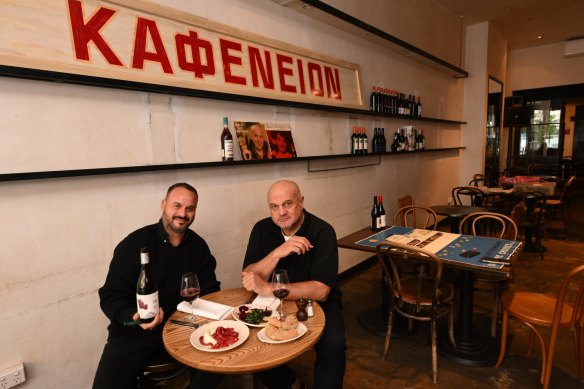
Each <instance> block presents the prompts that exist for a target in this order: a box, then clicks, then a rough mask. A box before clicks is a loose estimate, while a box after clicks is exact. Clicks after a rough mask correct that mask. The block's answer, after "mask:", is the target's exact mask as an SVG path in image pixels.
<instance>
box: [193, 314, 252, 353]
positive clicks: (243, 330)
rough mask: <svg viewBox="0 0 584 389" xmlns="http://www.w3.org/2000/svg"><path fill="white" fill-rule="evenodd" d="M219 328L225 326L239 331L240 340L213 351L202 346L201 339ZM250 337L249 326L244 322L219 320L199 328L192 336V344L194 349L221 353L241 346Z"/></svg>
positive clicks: (208, 347)
mask: <svg viewBox="0 0 584 389" xmlns="http://www.w3.org/2000/svg"><path fill="white" fill-rule="evenodd" d="M219 326H223V327H224V328H233V329H234V330H235V331H237V332H238V333H239V340H238V341H237V342H235V343H233V344H231V345H229V346H227V347H223V348H218V349H212V348H211V347H210V346H205V345H204V344H202V343H201V341H200V340H199V338H200V337H201V336H203V335H204V334H205V331H211V332H213V331H214V330H215V328H217V327H219ZM248 336H249V328H247V326H246V325H245V324H243V323H242V322H239V321H233V320H219V321H214V322H212V323H207V324H205V325H202V326H200V327H199V328H197V330H196V331H195V332H193V333H192V334H191V344H192V345H193V347H194V348H196V349H198V350H201V351H209V352H212V353H215V352H220V351H227V350H231V349H232V348H235V347H237V346H239V345H240V344H242V343H243V342H245V340H246V339H247V338H248Z"/></svg>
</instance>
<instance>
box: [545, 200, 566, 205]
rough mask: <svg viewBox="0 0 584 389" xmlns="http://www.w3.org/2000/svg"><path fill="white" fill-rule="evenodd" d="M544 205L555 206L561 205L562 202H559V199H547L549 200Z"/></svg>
mask: <svg viewBox="0 0 584 389" xmlns="http://www.w3.org/2000/svg"><path fill="white" fill-rule="evenodd" d="M545 204H546V205H553V206H557V205H561V204H562V200H559V199H549V200H547V201H546V203H545Z"/></svg>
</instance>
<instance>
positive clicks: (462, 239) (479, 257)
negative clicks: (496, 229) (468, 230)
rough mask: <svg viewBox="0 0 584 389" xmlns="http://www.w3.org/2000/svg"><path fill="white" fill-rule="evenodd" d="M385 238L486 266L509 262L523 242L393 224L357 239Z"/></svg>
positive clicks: (364, 241)
mask: <svg viewBox="0 0 584 389" xmlns="http://www.w3.org/2000/svg"><path fill="white" fill-rule="evenodd" d="M383 241H389V242H398V243H402V244H407V245H412V246H416V247H419V248H423V249H425V250H428V251H430V252H432V253H434V254H436V256H437V257H439V258H441V259H443V260H446V261H454V262H461V263H466V264H469V265H473V266H480V267H484V268H494V269H501V268H502V267H503V266H505V265H506V264H510V263H511V262H510V261H511V257H512V256H513V254H514V253H515V252H516V251H517V249H518V248H519V247H520V246H521V242H519V241H515V240H506V239H498V238H489V237H482V236H472V235H461V234H453V233H450V232H443V231H431V230H423V229H413V228H408V227H400V226H393V227H390V228H388V229H386V230H383V231H380V232H377V233H375V234H373V235H371V236H369V237H367V238H365V239H361V240H360V241H358V242H355V244H357V245H361V246H367V247H375V246H376V245H377V244H378V243H380V242H383Z"/></svg>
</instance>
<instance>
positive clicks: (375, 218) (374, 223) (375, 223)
mask: <svg viewBox="0 0 584 389" xmlns="http://www.w3.org/2000/svg"><path fill="white" fill-rule="evenodd" d="M379 223H381V216H380V215H379V205H378V204H377V196H373V208H371V229H372V230H373V231H379Z"/></svg>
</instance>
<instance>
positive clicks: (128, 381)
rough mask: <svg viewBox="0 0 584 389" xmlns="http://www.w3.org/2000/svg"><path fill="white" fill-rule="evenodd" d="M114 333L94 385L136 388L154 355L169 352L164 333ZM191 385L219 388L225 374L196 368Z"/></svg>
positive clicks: (96, 388)
mask: <svg viewBox="0 0 584 389" xmlns="http://www.w3.org/2000/svg"><path fill="white" fill-rule="evenodd" d="M144 335H145V336H137V337H132V338H128V337H110V338H109V339H108V341H107V343H106V345H105V347H104V349H103V354H102V355H101V360H100V361H99V365H98V366H97V371H96V373H95V378H94V381H93V389H135V388H136V386H137V377H138V375H139V374H141V373H142V369H143V367H144V366H145V365H146V364H147V363H148V361H149V360H150V358H152V357H153V356H154V355H156V354H158V353H160V352H165V349H164V346H163V344H162V336H161V334H156V333H152V334H144ZM193 373H194V374H192V375H191V376H192V378H191V385H190V386H189V387H190V388H197V389H198V388H215V387H216V386H217V385H219V383H220V382H221V380H222V379H223V376H222V375H220V374H212V373H207V372H202V371H194V372H193Z"/></svg>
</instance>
